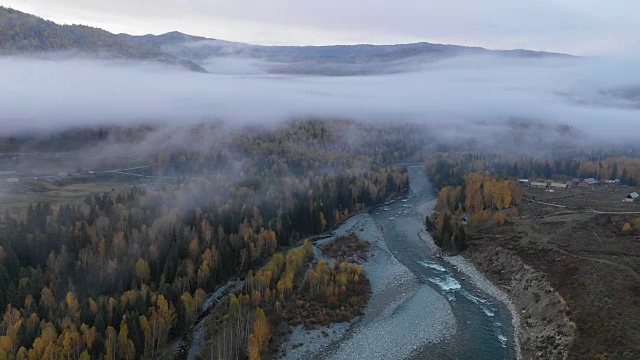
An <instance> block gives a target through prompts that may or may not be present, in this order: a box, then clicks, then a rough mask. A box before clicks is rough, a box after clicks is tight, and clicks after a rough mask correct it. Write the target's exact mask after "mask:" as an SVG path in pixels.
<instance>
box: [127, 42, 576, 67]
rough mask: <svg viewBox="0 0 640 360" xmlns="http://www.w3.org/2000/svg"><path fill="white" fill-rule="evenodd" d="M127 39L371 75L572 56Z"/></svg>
mask: <svg viewBox="0 0 640 360" xmlns="http://www.w3.org/2000/svg"><path fill="white" fill-rule="evenodd" d="M119 36H120V37H122V38H123V39H126V40H127V41H130V42H133V43H136V44H139V45H144V46H153V47H156V48H158V49H160V50H162V51H164V52H167V53H169V54H172V55H174V56H177V57H180V58H184V59H188V60H191V61H193V62H195V63H198V64H199V65H201V66H203V67H204V68H206V69H207V70H208V71H211V72H217V69H216V66H217V65H220V60H221V59H232V58H234V59H238V58H239V59H244V60H247V61H253V64H254V65H256V66H261V67H263V68H264V70H265V71H266V72H268V73H282V74H292V73H293V74H319V75H366V74H376V73H393V72H402V71H408V70H411V68H412V67H415V66H418V65H420V64H424V63H425V62H430V61H434V60H440V59H445V58H452V57H456V56H462V55H500V56H507V57H514V58H540V57H554V58H568V57H571V56H570V55H566V54H557V53H548V52H538V51H530V50H488V49H484V48H481V47H467V46H457V45H441V44H432V43H426V42H423V43H415V44H400V45H333V46H260V45H250V44H244V43H237V42H230V41H224V40H218V39H208V38H204V37H200V36H192V35H187V34H183V33H180V32H170V33H167V34H163V35H157V36H154V35H144V36H131V35H126V34H120V35H119Z"/></svg>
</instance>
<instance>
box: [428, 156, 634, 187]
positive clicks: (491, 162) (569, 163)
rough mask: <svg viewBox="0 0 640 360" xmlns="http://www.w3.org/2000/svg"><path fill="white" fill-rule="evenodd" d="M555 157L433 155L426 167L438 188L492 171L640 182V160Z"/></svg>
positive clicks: (505, 175)
mask: <svg viewBox="0 0 640 360" xmlns="http://www.w3.org/2000/svg"><path fill="white" fill-rule="evenodd" d="M580 154H582V152H579V153H577V154H576V156H575V157H566V156H559V157H554V158H544V157H542V158H541V157H533V156H522V155H513V154H488V153H447V154H435V155H431V156H429V157H428V158H427V160H426V161H425V166H426V168H427V169H428V171H429V174H432V175H431V177H432V181H433V183H434V185H435V186H436V188H438V189H441V188H443V187H445V186H460V185H462V184H463V180H464V176H465V175H466V174H469V173H472V172H484V171H489V172H491V173H493V174H495V175H496V177H498V178H525V179H533V180H535V179H552V178H589V177H593V178H598V179H611V180H613V179H620V180H621V183H622V184H624V185H629V186H637V185H638V184H639V183H640V157H627V156H612V157H609V156H607V155H601V156H599V157H586V156H585V155H584V154H582V155H580Z"/></svg>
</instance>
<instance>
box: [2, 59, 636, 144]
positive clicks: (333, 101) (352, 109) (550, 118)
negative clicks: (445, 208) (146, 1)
mask: <svg viewBox="0 0 640 360" xmlns="http://www.w3.org/2000/svg"><path fill="white" fill-rule="evenodd" d="M226 61H227V62H228V63H230V64H231V63H232V61H231V60H226ZM241 65H242V64H241ZM416 67H417V66H416ZM244 68H246V69H248V70H251V69H252V68H251V66H238V67H236V68H234V71H235V73H236V75H229V74H228V75H214V74H200V73H191V72H185V71H181V70H177V69H175V68H168V67H164V66H160V65H149V64H144V65H140V64H133V63H123V62H118V61H105V60H102V61H92V60H87V59H82V60H71V59H66V60H58V61H53V60H43V59H25V58H17V57H4V58H0V79H2V81H1V82H0V109H2V110H1V111H0V122H1V123H2V125H3V126H2V128H1V129H0V134H3V135H7V134H12V133H16V132H24V131H33V130H40V131H49V130H53V129H59V128H66V127H72V126H91V125H94V124H136V123H148V122H167V123H200V122H202V121H208V120H212V121H223V122H225V123H227V124H231V125H237V124H261V123H276V122H279V121H283V120H287V119H290V118H292V117H303V116H318V117H338V118H351V119H355V120H362V121H374V122H398V121H408V122H421V123H427V124H431V125H433V126H434V127H438V128H440V129H441V130H442V131H443V134H449V136H452V137H457V136H470V137H474V136H482V134H483V133H482V132H481V131H489V133H490V132H491V129H494V128H499V127H501V126H503V125H504V124H507V123H509V122H512V121H513V120H514V119H518V120H517V121H520V122H524V123H527V122H529V121H531V123H538V122H541V123H547V124H550V125H560V124H567V125H570V126H573V127H575V129H576V130H578V131H580V132H582V133H584V134H586V135H587V136H588V137H590V138H593V139H598V140H609V141H622V140H634V139H637V131H630V130H631V129H637V128H638V127H639V125H638V124H637V117H638V115H639V114H640V112H638V108H639V107H640V72H638V71H636V68H637V66H635V65H634V64H633V63H631V62H626V61H622V60H610V59H571V60H566V59H562V60H558V59H555V60H548V59H547V60H540V59H537V60H536V59H513V58H511V59H508V58H497V57H461V58H456V59H449V60H444V61H440V62H434V63H430V64H427V65H420V67H419V70H418V71H414V72H407V73H399V74H393V75H381V76H367V77H309V76H307V77H303V76H274V75H261V74H255V73H253V74H252V71H247V72H246V73H244V74H243V71H244V70H243V69H244ZM443 136H444V135H443Z"/></svg>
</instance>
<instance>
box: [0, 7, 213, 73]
mask: <svg viewBox="0 0 640 360" xmlns="http://www.w3.org/2000/svg"><path fill="white" fill-rule="evenodd" d="M62 51H72V52H79V53H82V54H89V55H99V56H105V55H106V56H110V57H116V58H124V59H132V60H148V61H157V62H161V63H166V64H171V65H179V66H183V67H186V68H188V69H190V70H194V71H203V72H204V71H205V70H204V69H203V68H201V67H200V66H198V65H196V64H195V63H193V62H191V61H188V60H184V59H179V58H177V57H175V56H173V55H171V54H167V53H165V52H163V51H162V50H160V49H159V48H158V47H154V46H147V45H144V44H139V43H132V42H129V41H126V40H124V39H122V38H121V37H119V36H117V35H115V34H112V33H110V32H108V31H105V30H102V29H98V28H92V27H89V26H84V25H58V24H56V23H54V22H52V21H47V20H44V19H41V18H39V17H37V16H34V15H29V14H25V13H23V12H20V11H17V10H13V9H10V8H5V7H0V52H2V53H4V54H37V53H48V52H62Z"/></svg>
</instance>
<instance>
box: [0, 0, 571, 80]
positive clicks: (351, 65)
mask: <svg viewBox="0 0 640 360" xmlns="http://www.w3.org/2000/svg"><path fill="white" fill-rule="evenodd" d="M59 51H77V52H80V53H84V54H89V55H94V56H95V55H98V56H103V55H108V56H112V57H116V58H125V59H132V60H139V61H154V62H159V63H164V64H169V65H176V66H181V67H184V68H187V69H189V70H192V71H200V72H213V73H228V71H230V70H228V69H229V68H230V67H238V66H240V67H241V69H240V70H238V69H236V70H234V71H237V73H239V74H240V73H256V74H257V73H263V74H264V73H266V74H303V75H328V76H353V75H374V74H386V73H398V72H406V71H412V70H415V69H418V68H419V67H420V66H421V65H423V64H425V63H429V62H433V61H438V60H443V59H449V58H454V57H457V56H464V55H499V56H505V57H513V58H524V59H526V58H543V57H544V58H572V57H573V56H572V55H568V54H561V53H552V52H545V51H533V50H524V49H514V50H490V49H486V48H483V47H478V46H462V45H449V44H437V43H429V42H418V43H409V44H390V45H372V44H358V45H319V46H314V45H308V46H282V45H254V44H247V43H241V42H233V41H227V40H220V39H214V38H207V37H203V36H197V35H190V34H186V33H182V32H179V31H171V32H168V33H164V34H160V35H153V34H146V35H129V34H124V33H121V34H113V33H111V32H108V31H106V30H103V29H99V28H95V27H91V26H86V25H75V24H74V25H60V24H57V23H55V22H53V21H49V20H46V19H42V18H40V17H37V16H35V15H31V14H27V13H24V12H20V11H18V10H14V9H11V8H7V7H2V6H0V54H8V55H34V54H40V53H50V52H59Z"/></svg>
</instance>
